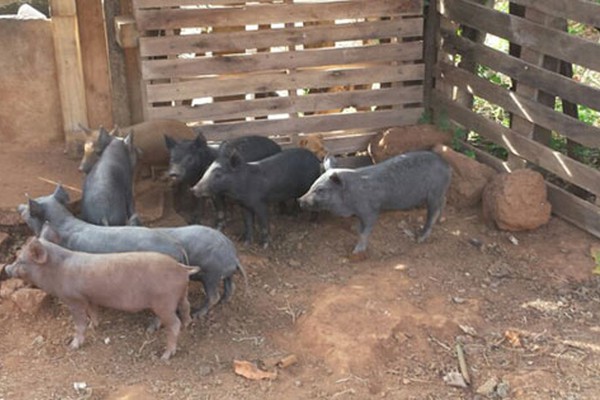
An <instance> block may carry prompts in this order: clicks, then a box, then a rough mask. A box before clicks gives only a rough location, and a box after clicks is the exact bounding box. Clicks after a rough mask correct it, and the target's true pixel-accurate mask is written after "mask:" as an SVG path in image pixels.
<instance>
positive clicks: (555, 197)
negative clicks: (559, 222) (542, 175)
mask: <svg viewBox="0 0 600 400" xmlns="http://www.w3.org/2000/svg"><path fill="white" fill-rule="evenodd" d="M546 185H547V187H548V200H549V201H550V203H551V204H552V212H553V213H554V214H556V215H558V216H560V217H561V218H564V219H565V220H567V221H569V222H571V223H572V224H574V225H575V226H578V227H580V228H581V229H583V230H585V231H586V232H589V233H591V234H592V235H594V236H596V237H598V238H600V208H599V207H597V206H595V205H593V204H590V203H588V202H587V201H585V200H582V199H580V198H579V197H577V196H575V195H573V194H571V193H569V192H567V191H565V190H564V189H561V188H559V187H558V186H556V185H553V184H552V183H550V182H546Z"/></svg>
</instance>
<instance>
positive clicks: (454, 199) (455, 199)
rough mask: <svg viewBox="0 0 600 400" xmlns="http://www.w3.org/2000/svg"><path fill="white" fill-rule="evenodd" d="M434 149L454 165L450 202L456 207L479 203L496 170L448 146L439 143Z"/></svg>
mask: <svg viewBox="0 0 600 400" xmlns="http://www.w3.org/2000/svg"><path fill="white" fill-rule="evenodd" d="M433 151H434V152H436V153H438V154H439V155H441V156H442V157H443V158H444V159H445V160H446V162H448V164H450V167H452V180H451V182H450V188H449V189H448V194H447V198H448V203H449V204H451V205H452V206H454V207H456V208H468V207H474V206H476V205H477V204H479V202H480V201H481V195H482V193H483V189H484V188H485V186H486V185H487V184H488V183H489V182H490V181H491V180H492V178H493V177H494V176H496V171H495V170H494V169H493V168H491V167H488V166H487V165H485V164H482V163H480V162H478V161H477V160H474V159H472V158H469V157H467V156H466V155H464V154H461V153H458V152H456V151H454V150H452V149H451V148H449V147H448V146H444V145H437V146H435V147H434V148H433Z"/></svg>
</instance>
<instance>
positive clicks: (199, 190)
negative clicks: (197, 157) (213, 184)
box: [190, 180, 210, 197]
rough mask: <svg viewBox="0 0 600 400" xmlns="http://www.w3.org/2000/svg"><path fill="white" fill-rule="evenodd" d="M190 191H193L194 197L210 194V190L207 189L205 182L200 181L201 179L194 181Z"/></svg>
mask: <svg viewBox="0 0 600 400" xmlns="http://www.w3.org/2000/svg"><path fill="white" fill-rule="evenodd" d="M190 190H191V191H192V193H194V196H196V197H209V196H210V192H209V190H208V185H207V184H206V183H205V182H202V180H200V181H199V182H198V183H196V184H195V185H194V186H193V187H192V188H191V189H190Z"/></svg>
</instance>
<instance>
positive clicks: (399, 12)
mask: <svg viewBox="0 0 600 400" xmlns="http://www.w3.org/2000/svg"><path fill="white" fill-rule="evenodd" d="M420 12H421V0H404V1H398V0H371V1H349V2H335V3H322V4H262V5H255V6H254V5H252V6H250V5H248V6H244V7H239V8H210V9H159V10H137V11H136V13H135V18H136V21H137V26H138V29H139V30H140V31H144V30H152V29H179V28H187V27H201V26H244V25H256V24H272V23H288V22H297V21H305V22H306V21H323V20H336V19H356V18H366V17H382V16H385V17H390V16H403V15H415V14H420Z"/></svg>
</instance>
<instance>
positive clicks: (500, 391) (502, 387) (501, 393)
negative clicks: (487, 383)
mask: <svg viewBox="0 0 600 400" xmlns="http://www.w3.org/2000/svg"><path fill="white" fill-rule="evenodd" d="M509 394H510V385H509V384H508V383H506V382H504V381H502V382H500V383H498V385H497V386H496V395H497V396H498V397H500V398H501V399H504V398H506V397H508V395H509Z"/></svg>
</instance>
